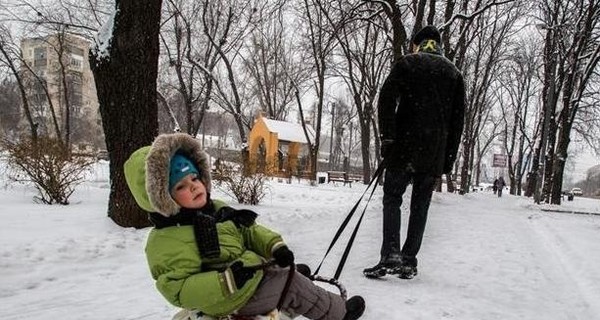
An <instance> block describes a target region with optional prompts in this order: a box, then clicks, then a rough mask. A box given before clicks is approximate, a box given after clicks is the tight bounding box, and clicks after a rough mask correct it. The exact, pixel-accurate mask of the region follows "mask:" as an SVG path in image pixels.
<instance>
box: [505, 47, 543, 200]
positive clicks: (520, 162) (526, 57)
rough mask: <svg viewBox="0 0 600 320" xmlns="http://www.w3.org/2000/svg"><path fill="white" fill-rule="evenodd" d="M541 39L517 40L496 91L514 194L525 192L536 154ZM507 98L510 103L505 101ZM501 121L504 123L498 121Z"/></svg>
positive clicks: (507, 58)
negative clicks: (534, 115)
mask: <svg viewBox="0 0 600 320" xmlns="http://www.w3.org/2000/svg"><path fill="white" fill-rule="evenodd" d="M539 45H540V44H539V41H536V39H535V38H534V37H531V36H529V37H526V38H523V39H519V40H517V41H516V42H515V43H514V44H513V45H512V47H513V48H514V49H512V50H511V51H510V52H509V53H508V56H507V57H506V59H505V60H504V63H502V69H501V70H500V72H499V74H498V81H497V82H496V83H495V84H494V87H496V85H497V86H498V89H497V90H493V92H496V97H497V99H496V100H497V101H498V102H499V104H500V107H501V111H502V121H501V122H502V123H503V126H504V128H505V129H504V140H503V141H504V149H505V150H506V151H507V155H508V173H509V177H510V193H511V194H517V195H521V190H522V187H521V186H522V183H523V176H524V174H525V171H526V169H527V168H528V167H529V165H530V163H529V160H530V159H531V157H532V153H533V148H534V140H535V134H536V130H533V129H534V128H535V124H534V123H532V122H533V120H534V119H535V118H534V119H531V118H532V117H530V116H531V113H532V111H535V110H531V109H532V108H531V105H532V104H535V103H536V102H537V101H538V98H539V97H538V96H537V95H536V93H537V92H538V90H539V87H540V82H539V81H537V77H536V72H537V69H538V65H540V61H539V54H538V53H537V48H538V47H539ZM505 101H506V102H505ZM497 123H500V122H497ZM537 132H539V131H537Z"/></svg>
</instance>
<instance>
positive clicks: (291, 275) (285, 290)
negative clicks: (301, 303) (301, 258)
mask: <svg viewBox="0 0 600 320" xmlns="http://www.w3.org/2000/svg"><path fill="white" fill-rule="evenodd" d="M295 273H296V265H295V264H293V263H292V265H290V271H289V272H288V276H287V280H285V286H284V287H283V291H281V296H280V297H279V301H278V302H277V310H280V311H281V307H282V306H283V302H284V300H285V297H286V296H287V294H288V291H290V284H291V283H292V279H293V278H294V274H295Z"/></svg>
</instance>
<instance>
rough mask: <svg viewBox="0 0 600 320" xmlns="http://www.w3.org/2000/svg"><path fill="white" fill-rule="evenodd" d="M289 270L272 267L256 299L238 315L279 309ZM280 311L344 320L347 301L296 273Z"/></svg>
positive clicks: (262, 282)
mask: <svg viewBox="0 0 600 320" xmlns="http://www.w3.org/2000/svg"><path fill="white" fill-rule="evenodd" d="M288 274H289V269H288V268H285V269H283V268H279V267H269V268H267V269H265V274H264V277H263V279H262V281H261V283H260V285H259V286H258V288H257V289H256V292H255V293H254V296H252V298H250V300H249V301H248V303H247V304H246V305H245V306H244V307H242V308H241V309H240V310H239V311H238V312H237V314H240V315H258V314H265V313H268V312H269V311H271V310H273V309H275V308H277V303H278V302H279V298H280V297H281V293H282V291H283V287H284V286H285V282H286V280H287V278H288ZM281 309H282V310H283V311H285V312H287V313H290V314H292V315H299V314H300V315H303V316H304V317H306V318H309V319H319V320H341V319H342V318H344V315H345V314H346V302H345V301H344V299H342V297H340V295H338V294H334V293H332V292H329V291H327V290H325V289H323V288H321V287H319V286H317V285H315V284H314V283H313V282H312V281H310V280H309V279H308V278H306V277H305V276H303V275H301V274H300V273H298V272H296V273H295V274H294V276H293V278H292V282H291V283H290V287H289V289H288V292H287V294H286V296H285V299H284V301H283V306H282V307H281Z"/></svg>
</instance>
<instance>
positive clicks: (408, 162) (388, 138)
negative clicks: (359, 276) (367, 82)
mask: <svg viewBox="0 0 600 320" xmlns="http://www.w3.org/2000/svg"><path fill="white" fill-rule="evenodd" d="M412 42H413V43H412V44H413V49H414V51H415V52H414V53H412V54H408V55H405V56H403V57H402V58H400V59H399V60H398V61H397V62H396V63H395V64H394V66H393V68H392V71H391V72H390V74H389V76H388V77H387V79H386V80H385V82H384V84H383V87H382V88H381V91H380V93H379V106H378V108H379V110H378V111H379V130H380V133H381V135H380V138H381V142H382V144H381V153H382V156H383V157H384V163H385V166H386V173H385V180H384V185H383V191H384V196H383V243H382V246H381V259H380V261H379V263H378V264H377V265H376V266H374V267H372V268H367V269H365V270H364V274H365V275H366V276H367V277H371V278H379V277H381V276H384V275H386V274H397V275H398V276H399V277H400V278H404V279H411V278H413V277H414V276H415V275H416V274H417V253H418V252H419V249H420V247H421V242H422V239H423V232H424V230H425V224H426V222H427V212H428V210H429V204H430V202H431V195H432V193H433V190H434V185H435V181H436V178H438V177H440V176H441V175H442V174H443V173H449V172H450V171H451V170H452V166H453V164H454V161H455V159H456V155H457V152H458V146H459V144H460V136H461V133H462V130H463V123H464V119H463V118H464V108H465V102H464V100H465V85H464V81H463V77H462V75H461V73H460V71H459V70H458V69H457V68H456V66H454V64H452V62H450V60H448V59H447V58H445V57H444V56H443V55H442V51H441V47H440V42H441V37H440V33H439V31H438V30H437V28H435V27H433V26H426V27H425V28H423V29H422V30H421V31H419V32H418V33H417V34H416V35H415V36H414V37H413V41H412ZM411 181H412V183H413V189H412V195H411V203H410V218H409V223H408V230H407V231H408V232H407V238H406V241H405V243H404V245H403V246H402V250H400V205H401V204H402V195H403V194H404V192H405V191H406V188H407V186H408V184H409V183H410V182H411Z"/></svg>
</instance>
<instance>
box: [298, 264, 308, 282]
mask: <svg viewBox="0 0 600 320" xmlns="http://www.w3.org/2000/svg"><path fill="white" fill-rule="evenodd" d="M296 271H298V273H300V274H301V275H303V276H305V277H307V278H309V279H311V270H310V267H309V266H308V265H306V264H304V263H298V264H296Z"/></svg>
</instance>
